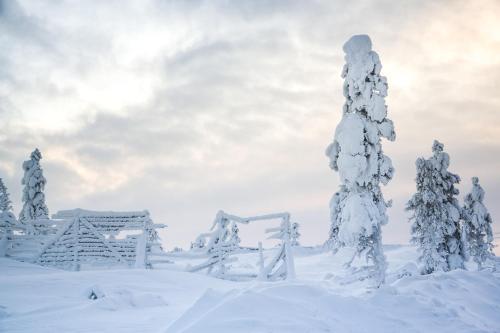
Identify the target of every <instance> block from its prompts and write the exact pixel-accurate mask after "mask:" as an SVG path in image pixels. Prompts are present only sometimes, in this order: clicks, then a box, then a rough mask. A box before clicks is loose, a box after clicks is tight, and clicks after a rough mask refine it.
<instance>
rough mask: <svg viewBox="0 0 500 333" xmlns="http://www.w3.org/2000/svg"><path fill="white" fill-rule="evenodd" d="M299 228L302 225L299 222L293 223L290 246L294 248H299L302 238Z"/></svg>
mask: <svg viewBox="0 0 500 333" xmlns="http://www.w3.org/2000/svg"><path fill="white" fill-rule="evenodd" d="M299 227H300V225H299V224H298V223H297V222H294V223H292V233H291V236H290V245H292V246H299V245H300V243H299V238H300V232H299Z"/></svg>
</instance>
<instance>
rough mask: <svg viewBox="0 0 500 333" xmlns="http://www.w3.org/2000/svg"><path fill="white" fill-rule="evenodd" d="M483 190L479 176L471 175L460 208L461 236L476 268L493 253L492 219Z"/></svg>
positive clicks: (479, 267)
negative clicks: (469, 186) (470, 187)
mask: <svg viewBox="0 0 500 333" xmlns="http://www.w3.org/2000/svg"><path fill="white" fill-rule="evenodd" d="M483 200H484V190H483V188H482V187H481V185H479V178H477V177H472V191H471V192H470V193H469V194H467V195H466V196H465V200H464V201H465V202H464V207H463V209H462V219H463V231H462V232H463V238H464V243H465V245H466V249H467V254H468V255H469V256H471V257H472V258H473V260H474V262H476V263H477V266H478V269H481V267H482V264H483V263H484V262H485V261H486V259H488V258H490V257H491V256H492V255H493V247H494V245H493V231H492V229H491V224H492V219H491V215H490V214H489V213H488V210H487V209H486V207H485V205H484V203H483Z"/></svg>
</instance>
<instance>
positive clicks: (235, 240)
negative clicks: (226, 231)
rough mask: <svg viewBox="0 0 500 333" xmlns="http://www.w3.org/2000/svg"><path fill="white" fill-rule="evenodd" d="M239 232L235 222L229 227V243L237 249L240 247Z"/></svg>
mask: <svg viewBox="0 0 500 333" xmlns="http://www.w3.org/2000/svg"><path fill="white" fill-rule="evenodd" d="M239 232H240V229H239V228H238V225H237V224H236V223H235V222H233V223H232V225H231V236H230V241H231V243H232V244H233V245H234V246H235V247H237V248H238V247H239V246H240V242H241V239H240V236H239Z"/></svg>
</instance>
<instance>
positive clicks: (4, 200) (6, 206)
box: [0, 178, 12, 213]
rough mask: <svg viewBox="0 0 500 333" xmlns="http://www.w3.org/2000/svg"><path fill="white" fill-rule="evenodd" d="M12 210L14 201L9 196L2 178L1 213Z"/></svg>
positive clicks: (0, 184)
mask: <svg viewBox="0 0 500 333" xmlns="http://www.w3.org/2000/svg"><path fill="white" fill-rule="evenodd" d="M11 210H12V202H11V201H10V198H9V192H7V187H6V186H5V184H4V183H3V180H2V178H0V213H1V212H7V211H11Z"/></svg>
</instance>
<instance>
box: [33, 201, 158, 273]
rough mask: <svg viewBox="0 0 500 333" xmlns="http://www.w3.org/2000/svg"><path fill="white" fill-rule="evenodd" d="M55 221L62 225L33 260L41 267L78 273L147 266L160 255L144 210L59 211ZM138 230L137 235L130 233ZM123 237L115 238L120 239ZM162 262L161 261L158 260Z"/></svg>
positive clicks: (156, 239) (155, 233) (153, 225)
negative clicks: (88, 269)
mask: <svg viewBox="0 0 500 333" xmlns="http://www.w3.org/2000/svg"><path fill="white" fill-rule="evenodd" d="M53 218H54V219H57V220H64V221H65V223H64V225H63V226H62V227H61V228H59V229H58V231H57V233H56V234H55V235H53V236H52V238H51V241H50V242H47V243H45V244H44V245H43V247H42V248H41V249H40V251H39V253H38V255H37V256H36V257H35V259H34V261H35V262H36V263H39V264H41V265H46V266H55V267H59V268H64V269H74V270H79V269H80V268H81V265H106V266H109V265H123V266H127V267H132V266H135V267H148V268H151V267H152V266H153V264H155V263H158V260H152V256H153V255H154V256H159V255H161V252H162V251H161V247H160V245H159V242H158V234H157V232H156V230H155V228H163V227H165V225H163V224H154V223H153V221H152V220H151V218H150V217H149V213H148V212H147V211H138V212H95V211H88V210H82V209H75V210H70V211H61V212H58V213H57V214H54V215H53ZM134 231H135V232H137V231H140V234H133V232H134ZM122 233H124V234H125V238H116V236H118V235H120V236H123V234H122ZM160 261H161V260H160Z"/></svg>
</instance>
